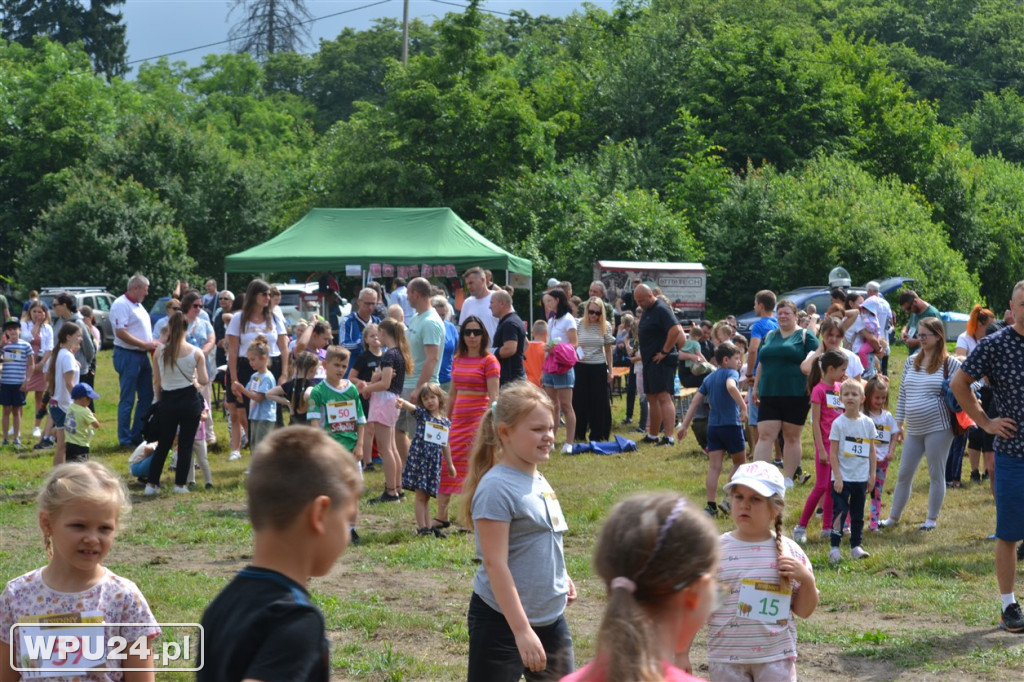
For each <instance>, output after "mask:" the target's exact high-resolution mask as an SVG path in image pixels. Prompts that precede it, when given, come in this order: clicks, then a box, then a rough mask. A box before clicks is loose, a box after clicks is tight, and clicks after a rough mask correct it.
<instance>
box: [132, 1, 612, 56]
mask: <svg viewBox="0 0 1024 682" xmlns="http://www.w3.org/2000/svg"><path fill="white" fill-rule="evenodd" d="M453 1H454V2H455V3H457V4H461V5H465V4H466V3H465V2H460V0H453ZM373 3H380V4H375V5H374V6H373V7H366V6H367V5H370V4H373ZM582 4H583V3H582V2H580V1H579V0H491V1H490V2H485V3H484V4H483V5H482V7H483V9H484V10H495V11H501V12H508V11H510V10H513V9H522V10H525V11H527V12H529V13H530V14H531V15H535V16H536V15H539V14H548V15H554V16H564V15H566V14H569V13H571V12H572V11H573V10H575V9H578V8H580V7H581V6H582ZM591 4H593V5H596V6H597V7H602V8H605V9H611V8H612V7H613V6H614V5H613V2H612V1H611V0H593V2H591ZM306 7H307V8H308V9H309V12H310V14H312V15H313V16H314V17H324V16H327V15H332V14H338V13H339V12H345V14H341V15H339V16H333V17H330V18H326V19H322V20H319V21H315V22H313V23H312V24H310V25H309V28H310V32H311V33H312V35H313V40H312V41H311V44H310V45H309V46H307V51H315V48H316V46H317V45H318V44H319V41H320V39H321V38H324V39H333V38H335V37H337V35H338V34H339V33H340V32H341V31H342V29H344V28H345V27H352V28H355V29H357V30H358V29H365V28H369V27H370V26H371V24H372V22H373V20H374V19H377V18H380V17H393V18H395V19H398V20H401V18H402V0H384V1H383V2H381V1H380V0H306ZM230 8H231V3H230V2H228V1H227V0H127V1H126V2H125V4H124V5H122V6H121V11H122V13H123V14H124V22H125V25H126V26H127V27H128V62H129V65H130V66H131V68H132V72H133V73H134V72H135V70H136V69H137V68H138V66H139V64H138V62H139V61H141V60H146V59H152V58H156V57H160V56H163V55H169V59H170V60H171V61H185V62H187V63H188V64H190V65H196V64H199V63H200V62H201V61H202V58H203V56H204V55H207V54H210V53H215V52H227V51H229V50H230V45H228V44H226V43H222V41H225V40H227V37H228V30H229V29H230V27H231V24H229V23H228V21H229V18H228V12H229V10H230ZM458 10H459V8H458V7H456V6H453V5H452V4H449V3H447V2H446V3H441V2H437V1H436V0H409V13H410V15H411V16H412V17H420V18H422V19H423V20H424V21H426V22H428V23H429V22H431V21H433V19H435V18H439V17H441V16H444V15H445V14H446V13H447V12H450V11H458ZM239 16H240V10H239V11H236V12H235V13H234V14H233V15H232V16H231V21H232V23H233V22H234V21H235V20H237V18H238V17H239ZM215 43H221V44H216V45H214V44H215ZM204 45H206V46H209V47H202V48H201V49H192V48H199V47H201V46H204ZM182 50H188V51H187V52H181V53H180V54H174V55H171V53H174V52H179V51H182ZM396 56H397V55H396Z"/></svg>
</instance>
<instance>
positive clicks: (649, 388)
mask: <svg viewBox="0 0 1024 682" xmlns="http://www.w3.org/2000/svg"><path fill="white" fill-rule="evenodd" d="M678 364H679V361H678V360H676V358H675V356H674V355H670V356H668V357H666V358H665V359H664V360H662V361H661V362H653V361H652V362H645V363H644V393H645V394H647V395H654V394H655V393H669V394H672V393H675V389H676V367H677V366H678Z"/></svg>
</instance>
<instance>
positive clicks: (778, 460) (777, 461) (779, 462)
mask: <svg viewBox="0 0 1024 682" xmlns="http://www.w3.org/2000/svg"><path fill="white" fill-rule="evenodd" d="M772 464H774V465H775V466H777V467H779V468H780V469H781V468H782V467H783V466H785V465H784V464H783V463H782V460H781V459H777V460H775V461H773V462H772Z"/></svg>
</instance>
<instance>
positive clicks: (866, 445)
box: [843, 436, 872, 457]
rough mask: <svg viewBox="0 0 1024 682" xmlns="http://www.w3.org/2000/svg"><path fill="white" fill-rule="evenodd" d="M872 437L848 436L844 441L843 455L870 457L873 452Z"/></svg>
mask: <svg viewBox="0 0 1024 682" xmlns="http://www.w3.org/2000/svg"><path fill="white" fill-rule="evenodd" d="M871 440H872V439H870V438H854V437H853V436H847V437H846V440H844V441H843V455H845V456H846V457H868V456H869V455H870V454H871Z"/></svg>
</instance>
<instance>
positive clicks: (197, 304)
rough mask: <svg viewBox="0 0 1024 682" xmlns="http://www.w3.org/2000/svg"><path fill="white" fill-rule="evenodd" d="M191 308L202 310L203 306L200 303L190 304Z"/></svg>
mask: <svg viewBox="0 0 1024 682" xmlns="http://www.w3.org/2000/svg"><path fill="white" fill-rule="evenodd" d="M192 307H193V308H202V307H203V304H202V303H193V304H192Z"/></svg>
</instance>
